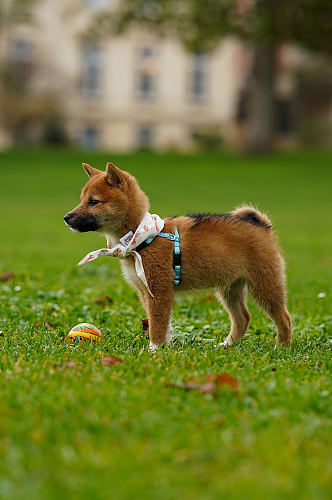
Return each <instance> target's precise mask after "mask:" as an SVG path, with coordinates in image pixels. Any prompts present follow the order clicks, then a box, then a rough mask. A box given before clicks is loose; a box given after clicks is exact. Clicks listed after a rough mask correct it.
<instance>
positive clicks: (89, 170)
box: [82, 163, 102, 177]
mask: <svg viewBox="0 0 332 500" xmlns="http://www.w3.org/2000/svg"><path fill="white" fill-rule="evenodd" d="M82 167H83V168H84V170H85V172H86V173H87V175H88V176H89V177H93V176H94V175H97V174H102V171H101V170H98V169H97V168H93V167H91V166H90V165H88V164H87V163H82Z"/></svg>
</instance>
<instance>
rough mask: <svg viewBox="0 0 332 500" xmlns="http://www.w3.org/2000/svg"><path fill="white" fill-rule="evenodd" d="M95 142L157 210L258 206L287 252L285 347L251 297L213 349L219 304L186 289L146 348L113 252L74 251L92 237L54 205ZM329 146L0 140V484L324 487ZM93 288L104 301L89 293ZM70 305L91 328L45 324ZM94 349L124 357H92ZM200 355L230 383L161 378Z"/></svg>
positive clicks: (108, 488)
mask: <svg viewBox="0 0 332 500" xmlns="http://www.w3.org/2000/svg"><path fill="white" fill-rule="evenodd" d="M110 159H111V160H112V161H114V162H115V163H116V164H118V165H119V166H120V167H121V168H123V169H128V170H130V171H131V172H132V173H133V174H134V175H136V176H137V177H138V179H139V181H140V183H141V185H142V187H143V188H144V189H145V190H146V191H147V192H148V193H149V195H150V198H151V209H152V211H153V212H156V213H158V214H160V215H161V216H165V215H167V214H169V213H173V214H181V213H185V212H188V211H199V210H202V211H229V210H231V209H232V208H233V207H234V206H235V205H237V204H240V203H242V202H244V201H247V202H251V203H254V204H257V205H258V206H259V208H261V209H263V210H266V211H267V212H268V213H269V214H270V216H271V217H272V219H273V221H274V224H275V227H276V228H277V231H278V234H279V237H280V242H281V245H282V248H283V251H284V254H285V256H286V260H287V272H288V288H289V310H290V313H291V315H292V319H293V325H294V342H293V345H292V347H291V348H290V349H284V348H281V347H280V348H278V349H274V344H275V331H274V327H273V324H272V323H271V321H270V319H269V318H267V317H266V316H265V315H264V314H263V313H262V312H261V311H260V310H258V309H257V308H256V307H255V306H254V305H253V304H252V303H250V310H251V313H252V322H251V326H250V329H249V332H248V335H247V336H246V337H245V339H244V340H243V342H242V343H241V344H239V345H238V346H236V347H233V348H231V349H228V350H216V349H214V347H213V345H214V344H215V343H216V341H220V340H222V339H223V338H224V337H225V336H226V334H227V331H228V328H229V319H228V316H227V314H226V313H225V312H224V311H223V310H222V309H221V308H220V307H219V305H218V303H217V302H216V301H213V300H206V297H205V296H198V297H194V298H185V297H181V298H179V300H178V302H177V304H176V306H175V309H174V321H175V328H176V337H177V338H176V340H175V342H174V345H172V346H171V347H167V348H165V349H162V350H160V351H159V352H158V353H157V354H153V355H152V354H150V353H149V352H148V351H147V345H148V339H147V337H146V336H145V335H143V333H142V328H141V319H142V318H144V317H145V314H144V312H143V310H142V308H141V306H140V304H139V301H138V299H137V297H136V295H135V293H134V291H133V290H131V289H130V288H129V286H128V285H127V284H126V283H125V282H124V281H123V280H122V278H121V276H120V271H119V265H118V262H117V261H116V259H108V258H106V257H105V258H100V259H99V260H98V261H97V262H95V263H92V264H90V265H87V266H85V267H83V268H77V267H76V263H77V262H78V261H79V260H80V259H81V258H82V257H83V256H84V255H85V254H86V253H87V252H88V251H89V250H91V249H97V248H100V247H101V246H103V245H104V241H103V240H102V239H101V238H100V237H99V236H98V235H95V234H74V233H72V232H70V231H69V230H68V228H66V227H65V225H64V223H63V220H62V218H63V215H64V213H66V212H67V211H68V210H70V209H71V208H73V207H74V206H75V205H76V204H77V202H78V197H79V192H80V188H81V186H82V185H83V184H84V182H85V180H86V177H85V174H84V172H83V170H82V168H81V167H80V163H81V162H82V161H86V162H90V163H91V164H93V165H94V166H96V167H99V168H103V166H104V165H105V162H106V161H107V160H110ZM331 162H332V154H331V153H328V152H320V153H319V152H303V153H284V154H278V155H275V156H271V157H269V158H259V159H253V158H250V159H248V158H241V157H237V156H233V155H227V154H222V155H212V154H211V155H201V156H176V155H162V156H157V155H154V154H136V155H126V156H117V155H112V156H109V155H106V154H92V153H83V152H70V151H68V152H66V151H63V152H61V151H16V152H6V153H1V154H0V176H1V177H0V178H1V181H0V186H1V187H0V190H1V196H0V213H1V226H0V227H1V253H0V274H1V273H2V272H6V271H12V272H14V273H15V277H14V278H13V279H12V280H10V281H8V282H2V283H0V307H1V319H0V330H1V331H2V334H1V336H0V353H1V354H0V370H1V376H0V453H1V462H0V463H1V468H0V498H1V499H2V498H4V499H19V498H24V499H26V498H33V499H45V498H47V499H49V498H50V499H52V498H54V499H58V498H61V497H62V498H74V499H75V498H77V499H78V498H80V499H82V498H83V499H91V498H94V499H106V498H120V499H127V498H130V499H136V498H137V499H142V498H143V499H154V498H158V499H160V500H163V499H178V498H182V499H187V498H188V499H192V498H200V499H219V498H230V499H233V498H234V499H240V498H241V499H242V498H246V499H260V498H264V499H266V498H269V499H278V500H279V499H280V498H286V499H288V498H289V499H294V498H298V499H303V498H310V499H311V498H317V499H319V500H322V499H327V498H330V494H331V489H330V487H331V479H332V463H331V449H332V438H331V435H332V434H331V427H332V425H331V416H332V404H331V392H330V391H331V371H330V370H331V351H330V348H331V339H329V335H331V325H332V315H331V283H332V271H331V268H332V265H331V264H332V231H331V220H332V201H331V185H332V169H331ZM322 292H323V293H325V294H326V296H325V297H324V298H318V294H319V293H322ZM104 294H108V295H109V296H111V297H112V299H113V301H114V302H113V304H108V305H106V306H101V305H98V304H95V303H94V302H93V299H95V298H97V297H99V296H101V295H104ZM81 321H89V322H92V323H94V324H95V325H97V326H98V327H99V328H101V329H102V332H103V334H104V337H103V341H102V343H100V344H97V345H91V346H88V347H82V346H78V347H70V346H68V344H66V343H64V342H63V341H62V337H63V335H66V334H67V333H68V331H69V330H70V328H71V327H72V326H73V325H75V324H77V323H79V322H81ZM46 322H47V324H48V328H47V327H46ZM107 355H115V356H119V357H121V358H122V359H123V361H124V362H123V364H116V365H114V366H113V367H108V366H104V365H102V364H101V362H100V359H101V358H102V357H103V356H107ZM69 360H74V361H75V363H77V366H76V369H75V367H67V368H66V367H65V363H66V362H68V361H69ZM79 363H80V364H79ZM55 365H56V366H55ZM59 365H61V366H59ZM209 373H227V374H229V375H231V376H233V377H235V378H236V379H237V380H239V382H240V384H241V387H240V389H239V391H238V392H237V393H233V392H232V391H231V390H229V389H227V388H226V389H223V390H221V391H220V392H219V393H218V394H217V395H216V396H213V395H212V394H206V395H203V394H200V393H199V392H198V391H191V392H185V391H184V390H182V389H179V388H175V387H169V386H168V384H172V383H175V384H181V383H182V382H184V381H187V380H190V379H192V378H193V377H196V376H199V375H205V374H209Z"/></svg>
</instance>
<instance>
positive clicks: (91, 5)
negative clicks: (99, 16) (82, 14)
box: [83, 0, 111, 10]
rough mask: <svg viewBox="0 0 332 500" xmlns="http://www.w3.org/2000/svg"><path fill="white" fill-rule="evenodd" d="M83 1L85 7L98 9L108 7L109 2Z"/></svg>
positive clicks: (108, 0)
mask: <svg viewBox="0 0 332 500" xmlns="http://www.w3.org/2000/svg"><path fill="white" fill-rule="evenodd" d="M83 3H84V5H85V6H86V7H89V8H91V9H95V10H99V9H103V8H104V7H109V6H110V3H111V2H110V0H83Z"/></svg>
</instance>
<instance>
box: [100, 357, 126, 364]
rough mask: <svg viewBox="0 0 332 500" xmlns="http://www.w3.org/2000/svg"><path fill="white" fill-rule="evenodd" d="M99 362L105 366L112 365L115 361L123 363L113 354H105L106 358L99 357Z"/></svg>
mask: <svg viewBox="0 0 332 500" xmlns="http://www.w3.org/2000/svg"><path fill="white" fill-rule="evenodd" d="M100 361H101V363H102V364H103V365H107V366H113V365H114V364H115V363H123V361H122V359H121V358H117V357H115V356H107V357H106V358H101V360H100Z"/></svg>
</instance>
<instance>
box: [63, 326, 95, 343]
mask: <svg viewBox="0 0 332 500" xmlns="http://www.w3.org/2000/svg"><path fill="white" fill-rule="evenodd" d="M102 338H103V334H102V333H101V331H100V330H98V328H97V327H96V326H94V325H92V324H91V323H80V324H79V325H76V326H74V327H73V328H72V329H71V330H70V332H69V334H68V339H69V342H72V343H74V344H79V343H80V342H82V343H83V342H85V341H90V342H100V341H101V339H102Z"/></svg>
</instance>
